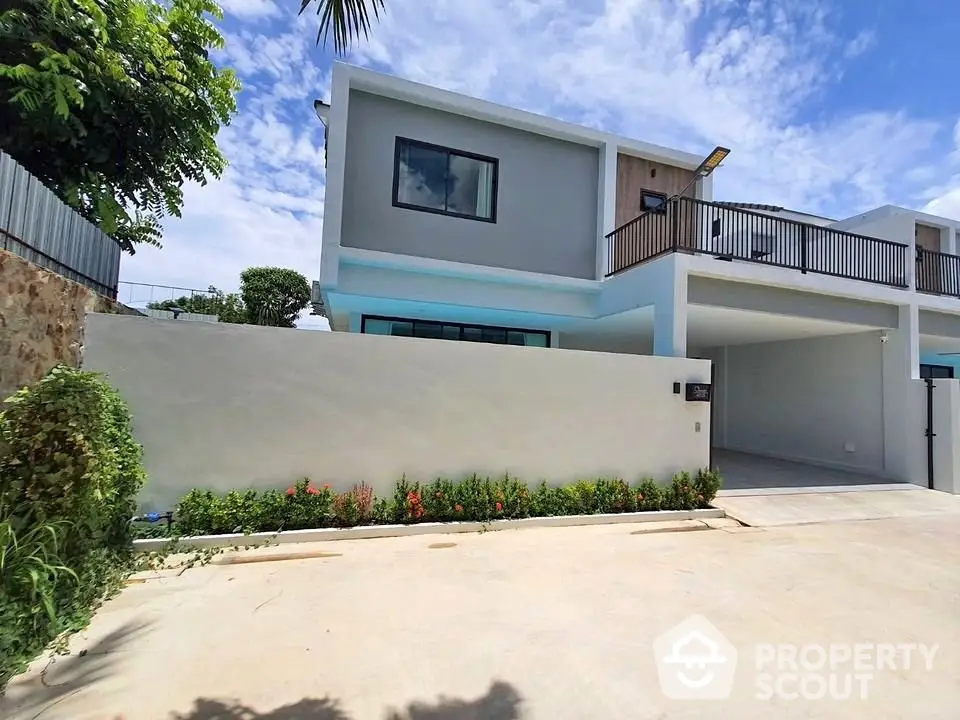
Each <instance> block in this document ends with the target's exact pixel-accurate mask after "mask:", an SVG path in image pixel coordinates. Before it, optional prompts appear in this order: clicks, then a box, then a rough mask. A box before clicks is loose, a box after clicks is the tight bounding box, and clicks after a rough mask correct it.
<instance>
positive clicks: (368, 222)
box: [340, 90, 600, 279]
mask: <svg viewBox="0 0 960 720" xmlns="http://www.w3.org/2000/svg"><path fill="white" fill-rule="evenodd" d="M397 136H400V137H406V138H410V139H413V140H420V141H423V142H428V143H433V144H435V145H443V146H445V147H449V148H452V149H455V150H464V151H467V152H472V153H477V154H480V155H487V156H490V157H495V158H497V159H498V160H499V166H500V167H499V189H498V192H497V221H496V223H486V222H478V221H476V220H469V219H464V218H455V217H447V216H443V215H436V214H432V213H426V212H420V211H417V210H409V209H405V208H395V207H393V203H392V199H393V165H394V147H395V142H396V138H397ZM599 167H600V158H599V151H598V149H597V148H591V147H588V146H586V145H578V144H575V143H569V142H564V141H562V140H554V139H551V138H547V137H543V136H540V135H534V134H532V133H528V132H524V131H522V130H514V129H512V128H507V127H503V126H501V125H495V124H491V123H486V122H481V121H479V120H473V119H471V118H466V117H463V116H460V115H455V114H452V113H446V112H442V111H439V110H431V109H429V108H424V107H420V106H417V105H411V104H409V103H405V102H401V101H398V100H392V99H389V98H383V97H379V96H376V95H371V94H368V93H364V92H360V91H357V90H352V91H351V92H350V105H349V110H348V116H347V153H346V169H345V171H344V180H343V221H342V230H341V238H340V244H341V245H342V246H345V247H355V248H364V249H367V250H379V251H382V252H391V253H400V254H404V255H416V256H419V257H429V258H437V259H440V260H451V261H455V262H465V263H472V264H477V265H486V266H491V267H502V268H509V269H513V270H527V271H531V272H540V273H548V274H551V275H563V276H568V277H577V278H591V279H592V278H593V277H594V276H595V274H596V247H597V205H598V201H597V192H598V182H599V178H598V175H599Z"/></svg>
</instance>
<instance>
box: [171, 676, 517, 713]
mask: <svg viewBox="0 0 960 720" xmlns="http://www.w3.org/2000/svg"><path fill="white" fill-rule="evenodd" d="M522 702H523V698H521V696H520V693H518V692H517V691H516V689H515V688H514V687H513V686H512V685H510V684H508V683H505V682H502V681H500V680H496V681H494V682H493V683H491V685H490V688H489V689H488V690H487V692H486V694H484V695H482V696H480V697H479V698H476V699H475V700H461V699H458V698H446V697H439V698H437V699H436V700H434V701H432V702H423V701H419V700H418V701H414V702H412V703H410V704H409V705H407V706H406V707H405V708H404V709H402V710H394V709H391V710H388V711H387V714H386V716H385V718H386V720H518V719H519V718H520V710H521V707H520V706H521V704H522ZM170 720H351V718H350V716H349V715H348V714H347V713H346V712H345V711H344V710H343V708H341V706H340V703H339V702H338V701H337V700H334V699H331V698H329V697H325V698H304V699H303V700H300V701H299V702H296V703H293V704H291V705H284V706H282V707H278V708H274V709H273V710H268V711H266V712H262V713H261V712H257V711H256V710H254V709H253V708H251V707H248V706H246V705H243V704H241V703H239V702H237V701H223V700H215V699H212V698H198V699H197V700H195V701H194V706H193V709H192V710H190V711H189V712H187V713H174V714H172V715H171V716H170Z"/></svg>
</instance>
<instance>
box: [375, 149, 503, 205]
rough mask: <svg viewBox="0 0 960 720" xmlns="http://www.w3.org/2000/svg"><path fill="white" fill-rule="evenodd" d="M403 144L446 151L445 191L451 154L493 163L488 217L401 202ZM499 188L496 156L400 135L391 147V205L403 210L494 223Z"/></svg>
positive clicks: (447, 186) (498, 170)
mask: <svg viewBox="0 0 960 720" xmlns="http://www.w3.org/2000/svg"><path fill="white" fill-rule="evenodd" d="M405 144H406V145H413V146H414V147H419V148H422V149H423V150H432V151H434V152H440V153H446V155H447V176H446V178H445V179H444V187H445V188H447V192H449V182H448V180H449V177H450V157H451V156H452V155H456V156H458V157H464V158H467V159H469V160H479V161H480V162H488V163H491V164H492V165H493V181H492V183H491V189H490V192H491V193H493V197H492V198H491V200H490V217H488V218H486V217H481V216H480V215H470V214H469V213H459V212H454V211H453V210H446V209H443V210H440V209H438V208H431V207H424V206H422V205H416V204H414V203H407V202H401V200H400V199H399V198H398V194H399V192H400V148H401V147H402V146H403V145H405ZM499 189H500V160H499V159H498V158H495V157H489V156H488V155H480V154H478V153H472V152H467V151H466V150H457V149H456V148H451V147H446V146H444V145H434V144H433V143H428V142H423V141H422V140H414V139H413V138H408V137H401V136H399V135H397V137H396V141H395V142H394V147H393V197H392V200H393V207H395V208H402V209H404V210H417V211H419V212H425V213H432V214H433V215H446V216H447V217H455V218H461V219H463V220H476V221H478V222H486V223H496V222H497V205H498V202H497V200H498V196H499ZM444 204H446V197H445V198H444Z"/></svg>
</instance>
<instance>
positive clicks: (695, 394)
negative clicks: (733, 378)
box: [686, 383, 713, 402]
mask: <svg viewBox="0 0 960 720" xmlns="http://www.w3.org/2000/svg"><path fill="white" fill-rule="evenodd" d="M686 390H687V393H686V400H687V402H710V399H711V397H712V395H713V387H712V386H711V385H710V383H687V388H686Z"/></svg>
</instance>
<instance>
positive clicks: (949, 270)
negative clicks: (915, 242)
mask: <svg viewBox="0 0 960 720" xmlns="http://www.w3.org/2000/svg"><path fill="white" fill-rule="evenodd" d="M917 290H919V291H920V292H925V293H933V294H936V295H953V296H954V297H960V257H958V256H956V255H950V254H949V253H943V252H937V251H935V250H927V249H926V248H922V247H918V248H917Z"/></svg>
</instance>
